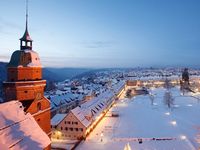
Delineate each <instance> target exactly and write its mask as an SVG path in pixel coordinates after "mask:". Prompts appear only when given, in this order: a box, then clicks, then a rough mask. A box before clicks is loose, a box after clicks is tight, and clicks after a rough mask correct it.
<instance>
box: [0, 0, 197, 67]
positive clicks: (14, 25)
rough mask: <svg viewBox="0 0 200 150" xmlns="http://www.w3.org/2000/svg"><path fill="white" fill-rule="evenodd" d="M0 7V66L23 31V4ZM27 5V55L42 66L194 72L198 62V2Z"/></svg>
mask: <svg viewBox="0 0 200 150" xmlns="http://www.w3.org/2000/svg"><path fill="white" fill-rule="evenodd" d="M1 3H2V5H1V9H0V12H1V13H0V14H1V15H0V33H1V34H0V39H1V42H0V45H1V46H0V52H1V56H0V61H5V62H8V61H9V58H10V56H11V54H12V53H13V52H14V51H15V50H17V49H19V41H18V39H19V38H20V37H21V36H22V33H23V32H24V26H25V1H24V0H21V1H11V0H2V1H1ZM29 3H30V5H29V16H30V18H29V32H30V35H31V38H32V39H33V40H34V41H33V50H35V51H36V52H38V53H39V54H40V57H41V60H42V64H43V65H44V66H45V67H92V68H109V67H111V68H112V67H137V66H140V67H151V66H153V67H162V66H170V67H171V66H172V67H173V66H175V67H177V66H178V67H183V66H187V67H197V66H198V64H199V63H200V62H199V60H198V54H199V52H198V51H199V49H200V45H199V44H198V43H199V42H200V38H199V35H200V34H199V33H200V29H199V24H200V19H199V17H198V14H199V11H200V10H198V6H199V4H200V2H198V1H192V2H188V1H186V0H184V1H176V2H174V1H172V0H170V1H167V2H164V1H159V2H155V1H145V0H143V1H140V2H136V1H125V2H124V1H123V2H122V1H109V2H107V1H104V0H103V1H95V2H94V1H90V0H87V1H84V2H83V1H76V2H74V1H70V0H69V1H63V0H59V1H56V2H55V1H53V0H49V1H48V2H47V1H42V2H41V1H39V0H34V1H31V0H30V1H29ZM8 7H9V9H8ZM9 10H12V11H9ZM22 10H24V11H22ZM5 16H6V17H5ZM186 60H187V61H186Z"/></svg>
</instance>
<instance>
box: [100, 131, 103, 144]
mask: <svg viewBox="0 0 200 150" xmlns="http://www.w3.org/2000/svg"><path fill="white" fill-rule="evenodd" d="M100 136H101V142H103V132H101V135H100Z"/></svg>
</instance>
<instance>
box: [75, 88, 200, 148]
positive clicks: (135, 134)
mask: <svg viewBox="0 0 200 150" xmlns="http://www.w3.org/2000/svg"><path fill="white" fill-rule="evenodd" d="M169 90H170V92H171V95H172V97H173V103H172V105H171V106H170V107H168V105H166V102H165V96H164V95H165V94H166V92H168V90H167V89H165V88H163V87H160V88H151V93H150V94H151V95H152V96H153V97H154V98H153V101H152V99H151V98H150V96H149V95H139V96H135V97H132V98H131V99H128V98H124V96H123V94H122V96H121V97H120V99H119V100H118V101H117V102H116V103H115V104H114V106H113V107H112V108H111V109H110V110H109V111H108V112H107V114H106V116H105V117H104V118H103V119H102V121H101V122H100V123H99V124H98V125H97V126H96V128H95V129H94V130H93V132H91V133H90V134H89V136H88V137H87V139H86V140H85V141H82V142H81V143H80V144H79V146H78V148H77V149H78V150H82V149H87V150H104V149H109V150H122V149H132V150H136V149H137V150H156V149H159V150H194V149H198V147H199V144H200V143H199V142H200V119H199V114H200V109H199V106H200V100H199V98H198V97H199V96H200V95H199V94H198V93H197V94H193V93H187V94H185V95H183V93H182V92H181V91H180V87H174V88H171V89H169ZM111 113H115V114H118V115H116V116H111V115H110V114H111Z"/></svg>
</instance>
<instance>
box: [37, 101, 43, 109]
mask: <svg viewBox="0 0 200 150" xmlns="http://www.w3.org/2000/svg"><path fill="white" fill-rule="evenodd" d="M37 110H38V111H40V110H42V105H41V103H40V102H39V103H37Z"/></svg>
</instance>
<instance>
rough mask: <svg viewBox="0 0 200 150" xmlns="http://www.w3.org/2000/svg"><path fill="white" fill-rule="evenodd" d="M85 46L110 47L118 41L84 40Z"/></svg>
mask: <svg viewBox="0 0 200 150" xmlns="http://www.w3.org/2000/svg"><path fill="white" fill-rule="evenodd" d="M82 44H83V46H84V47H85V48H94V49H95V48H110V47H112V46H113V45H114V44H116V42H113V41H92V42H83V43H82Z"/></svg>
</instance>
